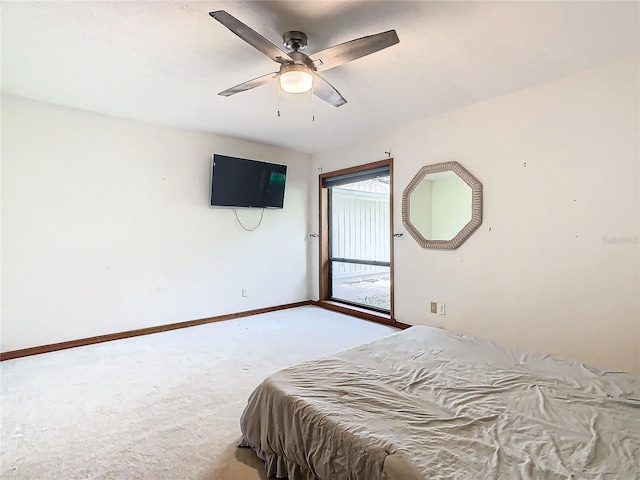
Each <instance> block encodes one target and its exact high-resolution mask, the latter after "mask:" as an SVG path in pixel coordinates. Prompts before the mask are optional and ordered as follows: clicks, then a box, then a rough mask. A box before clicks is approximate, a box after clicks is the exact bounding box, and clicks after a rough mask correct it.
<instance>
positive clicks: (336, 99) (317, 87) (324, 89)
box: [313, 73, 347, 107]
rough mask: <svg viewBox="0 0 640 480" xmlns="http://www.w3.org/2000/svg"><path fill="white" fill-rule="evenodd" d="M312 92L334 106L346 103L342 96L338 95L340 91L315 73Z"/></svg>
mask: <svg viewBox="0 0 640 480" xmlns="http://www.w3.org/2000/svg"><path fill="white" fill-rule="evenodd" d="M313 94H314V95H315V96H316V97H318V98H321V99H322V100H324V101H325V102H327V103H330V104H331V105H333V106H334V107H339V106H341V105H344V104H345V103H347V101H346V100H345V99H344V97H343V96H342V95H340V92H339V91H338V90H336V89H335V88H334V86H333V85H331V84H330V83H329V82H327V81H326V80H325V79H324V78H322V77H321V76H320V75H318V74H317V73H314V74H313Z"/></svg>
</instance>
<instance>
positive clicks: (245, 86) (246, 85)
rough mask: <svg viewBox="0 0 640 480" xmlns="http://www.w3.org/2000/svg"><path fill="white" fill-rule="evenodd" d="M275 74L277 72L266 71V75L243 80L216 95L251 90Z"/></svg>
mask: <svg viewBox="0 0 640 480" xmlns="http://www.w3.org/2000/svg"><path fill="white" fill-rule="evenodd" d="M277 76H278V72H271V73H267V74H266V75H262V76H261V77H258V78H254V79H253V80H249V81H248V82H244V83H241V84H240V85H236V86H235V87H231V88H228V89H226V90H225V91H224V92H220V93H219V94H218V95H222V96H223V97H229V96H231V95H233V94H234V93H240V92H245V91H247V90H251V89H252V88H256V87H259V86H260V85H264V84H265V83H267V82H268V81H269V80H271V79H272V78H276V77H277Z"/></svg>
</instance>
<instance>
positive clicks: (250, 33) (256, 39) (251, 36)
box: [209, 10, 293, 64]
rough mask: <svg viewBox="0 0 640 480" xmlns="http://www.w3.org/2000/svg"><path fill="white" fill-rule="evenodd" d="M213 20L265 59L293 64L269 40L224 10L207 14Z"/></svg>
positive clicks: (290, 59)
mask: <svg viewBox="0 0 640 480" xmlns="http://www.w3.org/2000/svg"><path fill="white" fill-rule="evenodd" d="M209 15H211V16H212V17H213V18H215V19H216V20H217V21H219V22H220V23H221V24H223V25H224V26H225V27H227V28H228V29H229V30H231V31H232V32H233V33H235V34H236V35H237V36H239V37H240V38H241V39H242V40H244V41H245V42H247V43H248V44H249V45H251V46H252V47H254V48H256V49H257V50H260V51H261V52H262V53H264V54H265V55H266V56H267V57H269V58H270V59H271V60H273V61H274V62H278V63H281V64H284V63H290V62H293V59H292V58H291V57H290V56H289V55H288V54H287V53H285V52H284V51H282V50H281V49H279V48H278V47H276V46H275V45H274V44H273V43H271V42H270V41H269V40H267V39H266V38H264V37H263V36H262V35H260V34H259V33H258V32H256V31H255V30H253V29H251V28H249V27H248V26H246V25H245V24H244V23H242V22H241V21H240V20H238V19H237V18H236V17H234V16H232V15H229V14H228V13H227V12H225V11H224V10H218V11H216V12H209Z"/></svg>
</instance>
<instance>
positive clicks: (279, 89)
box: [278, 79, 282, 118]
mask: <svg viewBox="0 0 640 480" xmlns="http://www.w3.org/2000/svg"><path fill="white" fill-rule="evenodd" d="M281 96H282V85H280V79H278V118H279V117H280V97H281Z"/></svg>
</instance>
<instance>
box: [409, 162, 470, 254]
mask: <svg viewBox="0 0 640 480" xmlns="http://www.w3.org/2000/svg"><path fill="white" fill-rule="evenodd" d="M447 171H452V172H454V173H455V174H456V175H458V176H459V177H460V178H461V179H462V180H463V181H464V182H465V183H466V184H467V185H469V186H470V187H471V220H470V221H469V222H468V223H467V224H466V225H465V226H464V227H462V229H461V230H460V231H459V232H458V234H457V235H456V236H455V237H453V238H452V239H451V240H428V239H426V238H424V236H423V235H422V233H420V231H419V230H418V229H417V228H416V227H415V226H414V225H413V224H412V223H411V201H410V197H411V193H412V192H413V191H414V190H415V189H416V187H417V186H418V185H419V184H420V182H421V181H422V180H423V179H424V177H426V176H427V175H429V174H430V173H439V172H447ZM402 224H403V225H404V228H406V229H407V231H408V232H409V234H410V235H411V236H412V237H413V238H414V240H415V241H416V242H418V245H420V246H421V247H422V248H432V249H436V250H455V249H456V248H458V247H459V246H460V245H462V244H463V243H464V241H465V240H466V239H467V238H469V237H470V236H471V234H472V233H473V232H474V231H475V230H476V229H477V228H478V227H479V226H480V225H481V224H482V183H480V182H479V181H478V179H477V178H476V177H474V176H473V175H471V174H470V173H469V172H468V171H467V170H466V169H465V168H464V167H463V166H462V165H460V164H459V163H458V162H443V163H435V164H433V165H427V166H424V167H422V168H421V169H420V171H418V173H417V174H416V176H415V177H413V180H411V182H409V185H407V188H405V189H404V192H403V193H402Z"/></svg>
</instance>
